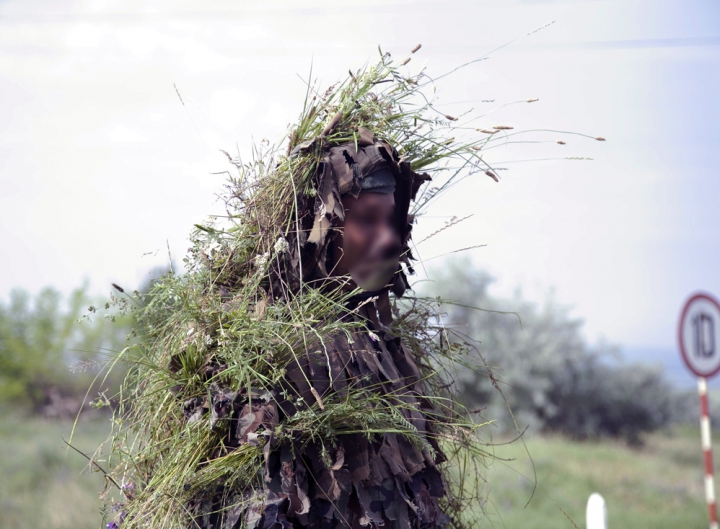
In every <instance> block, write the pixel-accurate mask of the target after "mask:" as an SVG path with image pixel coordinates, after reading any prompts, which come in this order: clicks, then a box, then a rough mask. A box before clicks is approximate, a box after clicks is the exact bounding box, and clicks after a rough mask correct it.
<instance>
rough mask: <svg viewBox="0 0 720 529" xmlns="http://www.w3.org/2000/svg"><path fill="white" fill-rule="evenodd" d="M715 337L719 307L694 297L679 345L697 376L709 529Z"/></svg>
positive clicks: (718, 362)
mask: <svg viewBox="0 0 720 529" xmlns="http://www.w3.org/2000/svg"><path fill="white" fill-rule="evenodd" d="M718 334H720V304H718V302H717V300H715V298H713V297H712V296H710V295H709V294H695V295H694V296H692V297H691V298H690V299H689V300H688V301H687V303H685V306H684V307H683V311H682V314H681V315H680V324H679V327H678V342H679V345H680V354H681V355H682V357H683V360H684V361H685V364H686V365H687V366H688V369H690V371H692V372H693V373H694V374H695V375H697V377H698V394H699V396H700V439H701V442H702V451H703V461H704V463H705V502H706V503H707V507H708V517H709V519H710V529H718V517H717V502H716V500H715V480H714V477H713V460H712V443H711V436H710V413H709V411H708V396H707V379H708V378H710V377H712V376H713V375H715V374H717V372H718V371H720V336H718ZM588 527H589V526H588Z"/></svg>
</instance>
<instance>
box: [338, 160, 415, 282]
mask: <svg viewBox="0 0 720 529" xmlns="http://www.w3.org/2000/svg"><path fill="white" fill-rule="evenodd" d="M360 188H361V191H360V193H359V194H358V195H357V196H354V195H352V194H350V193H346V194H345V195H343V196H342V197H341V201H342V206H343V210H344V213H345V216H344V219H342V220H341V219H338V220H336V223H335V226H336V228H337V230H338V233H337V235H336V237H335V241H334V246H333V251H332V258H333V261H334V262H333V267H332V273H333V274H334V275H337V276H346V275H349V276H350V277H351V278H352V280H353V282H354V283H355V285H353V286H359V287H360V288H362V289H364V290H368V291H375V290H380V289H381V288H383V287H385V286H387V285H388V284H389V283H390V282H391V281H392V279H393V275H394V274H395V272H397V270H398V264H399V258H400V252H401V247H402V241H401V236H400V232H401V227H400V226H398V223H397V215H396V213H395V195H394V193H395V176H394V175H393V173H392V171H391V169H390V167H388V166H385V165H383V166H380V167H377V168H375V170H374V171H373V172H372V173H371V174H369V175H367V176H365V177H364V178H363V179H362V180H361V181H360Z"/></svg>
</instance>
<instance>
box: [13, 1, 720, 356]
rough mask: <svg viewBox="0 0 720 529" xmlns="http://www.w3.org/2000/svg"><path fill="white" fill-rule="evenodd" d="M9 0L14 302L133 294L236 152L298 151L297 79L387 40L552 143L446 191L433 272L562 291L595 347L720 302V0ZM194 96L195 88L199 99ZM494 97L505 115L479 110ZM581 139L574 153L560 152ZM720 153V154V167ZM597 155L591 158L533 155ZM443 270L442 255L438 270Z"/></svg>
mask: <svg viewBox="0 0 720 529" xmlns="http://www.w3.org/2000/svg"><path fill="white" fill-rule="evenodd" d="M255 4H256V5H255V6H253V7H252V8H244V7H242V3H241V2H230V1H227V2H221V1H218V2H209V1H203V2H199V1H194V2H189V1H178V0H174V1H156V2H147V1H113V0H107V1H99V0H93V1H87V2H73V1H65V2H61V1H57V0H53V1H39V0H5V1H0V248H2V256H3V259H2V268H1V269H0V270H1V271H2V274H1V275H0V297H6V296H7V294H8V292H9V291H10V290H11V289H12V288H13V287H22V288H26V289H30V290H32V291H37V290H38V289H39V288H40V287H42V286H44V285H54V286H56V287H58V288H60V289H62V290H65V291H67V290H70V289H71V288H73V287H75V286H78V285H79V284H81V282H82V281H83V279H84V278H88V279H89V281H90V283H91V285H92V288H93V290H94V291H96V292H106V291H107V290H108V285H109V283H110V282H111V281H114V282H117V283H120V284H124V285H133V286H134V285H137V284H138V283H139V282H140V281H141V280H142V279H143V276H144V275H145V274H146V273H147V270H148V269H149V268H151V267H153V266H155V265H157V264H162V263H165V262H167V245H166V243H167V244H169V246H170V249H171V251H172V254H173V256H174V257H175V258H176V260H177V261H180V259H181V258H182V255H183V254H184V252H185V250H186V249H187V246H188V243H187V240H186V236H187V234H188V233H189V230H190V228H191V227H192V224H193V223H195V222H198V221H201V220H202V219H203V218H205V216H206V215H208V214H210V213H213V212H216V211H218V204H217V203H216V202H215V201H214V196H215V194H216V193H217V192H218V191H219V190H220V188H221V186H222V183H223V177H222V176H217V175H212V174H211V173H214V172H219V171H224V170H227V169H228V164H227V161H226V159H225V157H224V155H222V154H221V153H220V152H219V149H225V150H228V151H232V152H236V151H237V150H238V148H239V150H240V152H247V150H248V149H249V146H250V144H251V142H252V141H253V138H254V139H255V140H260V139H262V138H269V139H270V140H272V141H276V140H279V139H280V138H281V137H282V135H283V134H284V132H285V131H286V129H287V126H288V124H289V123H291V122H293V121H294V120H295V118H296V117H297V115H298V113H299V111H300V108H301V104H302V97H303V94H304V85H303V82H302V80H301V79H300V77H303V78H307V76H308V73H309V70H310V66H311V64H312V68H313V73H314V76H316V77H318V78H319V80H320V83H321V85H322V86H326V85H328V84H330V83H332V82H334V81H336V80H338V79H340V78H342V77H343V76H344V75H345V73H346V72H347V70H348V69H349V68H352V69H356V68H358V67H360V66H362V65H363V64H364V63H365V62H367V61H368V60H370V61H374V60H375V59H376V58H377V56H378V52H377V47H378V45H380V46H382V49H383V50H384V51H390V52H392V53H393V55H396V56H400V57H404V56H405V55H407V54H408V52H409V50H410V49H412V48H413V47H414V46H415V45H416V44H418V43H422V45H423V48H422V50H421V51H420V52H418V54H417V56H415V57H414V59H413V61H412V62H411V63H410V64H409V65H408V68H409V69H410V71H416V69H418V68H420V67H422V66H426V67H427V72H428V74H430V75H439V74H441V73H444V72H445V71H447V70H449V69H451V68H453V67H455V66H456V65H459V64H461V63H463V62H465V61H468V60H470V59H473V58H477V57H481V56H483V55H484V54H486V53H487V52H488V51H490V50H492V49H494V48H496V47H498V46H500V45H502V44H504V43H506V42H508V41H510V40H513V39H515V38H517V37H522V36H524V35H525V34H527V33H528V32H531V31H532V30H534V29H535V28H538V27H540V26H543V25H545V24H547V23H549V22H552V21H554V22H555V23H554V24H552V25H550V26H548V27H547V28H545V29H543V30H542V31H539V32H537V33H535V34H533V35H531V36H527V37H523V38H522V39H520V40H519V41H517V42H515V43H513V44H512V45H510V46H508V47H506V48H503V49H502V50H500V51H498V52H496V53H493V54H492V55H491V56H490V58H489V59H488V60H486V61H483V62H479V63H477V64H474V65H472V66H469V67H467V68H464V69H463V70H461V71H459V72H458V73H456V74H454V75H453V76H450V77H447V78H445V79H444V80H443V81H441V82H440V83H439V86H438V97H439V101H438V107H439V108H441V109H442V110H444V111H446V112H448V113H458V112H460V111H461V110H463V109H466V108H470V107H474V108H476V109H480V110H491V109H492V108H495V107H496V106H498V105H500V104H503V103H506V102H510V101H516V100H524V99H527V98H539V99H540V101H538V102H537V103H533V104H531V105H529V104H523V105H516V106H511V107H507V108H505V109H501V110H498V111H497V112H495V113H493V114H491V116H489V117H488V118H487V119H486V120H484V121H482V122H481V124H485V125H488V126H493V125H497V124H504V125H511V126H514V127H516V128H519V129H535V128H545V129H553V130H569V131H577V132H582V133H586V134H590V135H592V136H596V135H598V136H603V137H606V138H607V142H604V143H601V142H596V141H593V140H588V139H584V138H580V137H577V136H567V137H562V136H560V135H559V134H551V133H548V134H546V135H544V136H542V138H543V139H547V140H549V142H548V143H543V144H539V145H525V146H519V147H523V148H514V149H512V150H505V151H504V152H501V151H500V150H498V152H497V153H496V154H493V155H492V156H493V158H492V159H493V160H494V161H496V162H506V161H510V162H513V163H507V164H503V163H501V164H500V165H502V166H504V167H507V169H508V170H507V171H503V172H502V174H501V176H502V179H501V181H500V183H495V182H493V181H492V180H490V179H489V178H487V177H485V176H482V177H474V178H471V179H468V180H466V181H465V182H464V183H463V184H462V185H460V186H458V187H456V188H455V190H454V191H453V192H452V193H450V194H448V195H447V196H446V197H445V198H444V199H443V200H441V201H438V203H437V204H436V205H435V207H434V209H433V210H431V211H430V212H429V216H428V218H426V219H423V221H422V222H421V223H420V225H419V226H418V236H417V237H416V239H417V240H419V239H420V238H422V234H423V233H425V234H427V233H429V232H431V231H433V230H434V229H436V228H437V227H438V226H441V225H442V223H443V222H444V221H445V220H446V219H447V218H448V216H450V215H466V214H469V213H474V216H473V217H472V218H471V219H470V220H468V221H466V222H465V223H463V224H462V225H460V226H458V228H456V229H454V230H451V231H448V232H447V233H446V234H445V235H444V236H443V237H435V238H433V239H432V240H431V241H428V242H427V243H424V244H423V245H422V246H421V247H420V250H421V255H422V257H423V258H425V259H430V258H432V257H435V256H437V255H441V254H443V253H444V252H447V251H451V250H453V249H457V248H462V247H465V246H470V245H474V244H487V246H486V247H484V248H482V249H479V250H475V251H473V252H470V255H471V256H472V258H473V260H474V262H475V263H476V264H477V266H479V267H483V268H486V269H488V270H489V271H491V272H492V273H493V274H494V275H496V276H497V278H498V282H497V284H496V287H495V292H496V293H498V294H507V293H510V292H512V291H513V290H514V289H515V288H516V287H518V286H521V287H522V288H523V290H524V292H525V294H526V295H527V296H529V297H531V298H533V299H537V300H542V299H544V296H545V295H546V293H547V292H548V291H549V290H550V289H554V291H555V296H556V298H557V299H558V300H559V301H560V302H562V303H568V304H572V305H573V306H574V307H575V310H574V314H575V315H577V316H581V317H583V318H585V320H586V327H585V329H586V332H587V335H588V337H589V338H590V339H591V340H596V339H598V338H600V337H604V338H606V339H607V340H610V341H612V342H616V343H619V344H621V345H625V346H628V347H655V348H659V349H662V348H664V349H665V350H671V349H673V348H675V327H676V321H677V317H678V314H679V311H680V308H681V304H682V303H683V301H684V300H685V298H686V297H687V296H688V295H689V294H690V293H691V292H693V291H695V290H697V289H703V290H708V291H710V292H714V293H715V294H716V295H720V274H719V273H718V270H720V229H718V226H719V225H720V207H718V205H719V203H720V183H719V180H718V170H717V166H718V164H717V161H716V159H715V158H716V153H717V152H718V148H717V146H718V144H720V127H719V126H718V124H719V123H720V4H718V3H717V2H713V1H705V2H698V1H690V0H683V1H679V0H676V1H662V0H655V1H647V0H646V1H642V2H636V1H631V0H619V1H564V2H563V1H557V2H552V1H540V0H538V1H509V0H495V1H489V0H487V1H481V0H472V1H450V0H443V1H442V2H426V1H414V2H410V1H402V0H400V1H388V2H381V1H376V0H371V1H368V0H364V1H363V2H357V1H348V2H337V1H333V2H324V1H312V2H311V1H292V2H290V1H287V2H277V1H274V2H273V1H266V2H263V3H261V4H258V3H255ZM175 87H177V90H178V91H179V93H180V95H181V96H182V99H183V101H184V102H185V106H183V105H182V104H181V103H180V100H179V98H178V95H177V93H176V91H175ZM488 100H493V102H483V101H488ZM558 139H563V140H564V141H566V142H567V145H565V146H561V145H558V144H556V143H554V141H555V140H558ZM714 155H715V156H714ZM563 157H589V158H593V160H592V161H570V160H555V161H538V162H518V161H519V160H527V159H535V158H563ZM441 262H442V261H441V259H436V260H433V261H430V262H429V263H428V266H429V265H435V264H438V263H441Z"/></svg>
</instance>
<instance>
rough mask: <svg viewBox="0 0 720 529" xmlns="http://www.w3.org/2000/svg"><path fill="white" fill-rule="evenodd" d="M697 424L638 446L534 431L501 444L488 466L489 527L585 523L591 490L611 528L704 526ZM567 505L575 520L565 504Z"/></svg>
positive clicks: (538, 528)
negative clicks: (600, 500)
mask: <svg viewBox="0 0 720 529" xmlns="http://www.w3.org/2000/svg"><path fill="white" fill-rule="evenodd" d="M698 430H699V429H689V428H685V429H676V430H674V431H673V432H671V433H665V434H655V435H653V436H651V437H650V438H648V439H647V443H646V444H645V446H644V447H642V448H641V449H639V450H633V449H630V448H628V447H627V446H626V445H624V444H622V443H618V442H608V441H603V442H584V443H576V442H569V441H568V440H567V439H564V438H561V437H535V438H530V439H528V440H527V447H528V450H529V452H530V455H531V456H532V460H533V461H534V463H535V469H536V473H537V480H538V488H537V490H536V491H535V494H534V496H533V498H532V500H531V501H530V504H529V505H528V506H527V507H525V504H526V503H527V502H528V500H529V499H530V496H531V493H532V491H533V484H532V479H533V469H532V463H531V462H530V458H529V457H528V455H527V453H525V450H524V448H523V446H522V444H520V443H513V444H511V445H507V446H498V447H497V448H496V450H495V453H496V455H497V456H498V457H499V458H504V459H514V461H510V462H503V461H496V462H494V463H493V465H492V466H491V468H490V469H489V470H488V483H489V484H490V499H489V501H490V503H491V504H490V505H488V507H487V511H488V514H489V517H488V523H487V527H508V528H516V527H522V528H523V529H541V528H542V529H545V528H572V527H574V525H573V522H574V523H575V524H577V526H578V527H580V528H584V527H585V505H586V502H587V499H588V497H589V496H590V494H591V493H593V492H599V493H600V494H602V496H603V497H604V498H605V501H606V502H607V508H608V527H609V529H644V528H647V529H650V528H652V529H664V528H667V529H670V528H673V529H678V528H683V529H685V528H695V527H707V511H706V508H705V503H704V497H705V496H704V490H703V471H702V457H701V452H700V434H699V431H698ZM560 508H562V510H563V511H565V513H567V515H568V517H569V518H571V519H572V522H571V521H570V520H568V518H567V517H566V516H565V514H563V512H562V511H561V510H560Z"/></svg>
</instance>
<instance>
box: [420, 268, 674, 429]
mask: <svg viewBox="0 0 720 529" xmlns="http://www.w3.org/2000/svg"><path fill="white" fill-rule="evenodd" d="M433 275H434V277H435V278H436V281H435V283H434V284H433V286H432V287H426V289H425V290H426V293H431V294H432V295H440V296H442V297H443V298H445V299H448V300H452V301H454V302H455V303H454V304H450V303H446V304H445V305H443V310H444V311H446V316H445V323H446V324H447V325H449V327H450V328H451V329H452V330H453V331H454V332H455V333H456V336H457V338H456V339H460V340H468V341H470V342H471V343H475V345H476V350H477V356H476V357H475V360H474V363H475V364H476V365H478V366H483V365H485V364H486V365H487V367H488V368H489V370H490V371H491V372H492V373H493V376H494V377H495V378H496V379H497V380H498V381H499V387H500V389H501V390H502V393H503V395H504V397H505V398H506V399H507V403H508V404H509V405H510V408H511V409H512V411H513V413H514V414H515V416H516V418H517V419H518V422H519V423H520V426H521V428H522V427H524V426H526V425H530V426H532V427H534V428H536V429H541V430H546V431H548V430H549V431H559V432H563V433H565V434H568V435H571V436H574V437H577V438H586V437H593V436H615V437H623V438H625V439H626V440H628V441H629V442H631V443H637V442H639V439H640V435H641V433H642V432H647V431H652V430H655V429H657V428H660V427H662V426H664V425H666V424H668V422H669V421H670V419H671V412H672V405H671V404H672V403H671V399H672V388H671V387H670V386H669V385H668V383H667V382H666V381H665V380H664V379H663V376H662V372H661V371H659V370H658V369H655V368H653V367H651V366H646V365H632V366H629V365H618V363H617V362H616V361H615V362H611V361H610V360H611V359H612V358H613V357H612V354H613V352H614V351H616V348H613V347H610V346H608V345H605V344H600V345H598V346H596V347H591V346H590V345H589V344H588V343H587V341H586V340H585V338H584V337H583V335H582V332H581V330H582V321H581V320H579V319H576V318H572V317H571V316H570V309H569V308H568V307H563V306H559V305H558V304H557V303H555V302H554V301H553V300H552V299H551V298H550V299H548V300H547V301H546V302H545V304H543V305H542V306H538V305H536V304H534V303H531V302H529V301H527V300H526V299H524V298H523V296H522V293H521V292H520V291H519V290H518V291H516V293H515V295H514V296H513V297H512V298H509V299H500V298H495V297H492V296H490V294H489V293H488V287H489V286H490V285H491V284H492V282H493V278H492V277H491V276H490V275H489V274H488V273H487V272H484V271H479V270H476V269H474V268H473V267H472V265H471V263H470V262H469V261H461V260H455V261H450V262H448V263H447V265H446V266H445V267H444V268H443V269H442V270H437V271H435V273H434V274H433ZM471 307H479V308H481V309H486V310H477V309H476V308H471ZM489 311H503V312H506V313H505V314H501V313H498V312H489ZM507 312H514V313H516V315H513V314H507ZM518 317H519V318H518ZM473 340H474V342H473ZM457 378H458V384H460V387H461V388H462V391H463V393H464V395H465V398H466V400H467V403H468V404H469V405H470V406H472V407H473V408H482V407H486V406H487V407H488V410H487V411H486V412H485V416H487V418H490V419H500V420H499V423H500V425H501V426H504V427H508V426H509V425H510V421H509V417H508V413H507V412H506V411H504V410H505V402H504V401H503V396H502V395H501V394H500V393H499V392H498V391H496V390H494V389H493V387H492V384H491V383H490V381H489V380H488V376H487V370H486V369H482V368H481V369H479V370H478V371H477V372H472V371H470V370H461V371H459V372H458V376H457Z"/></svg>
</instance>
